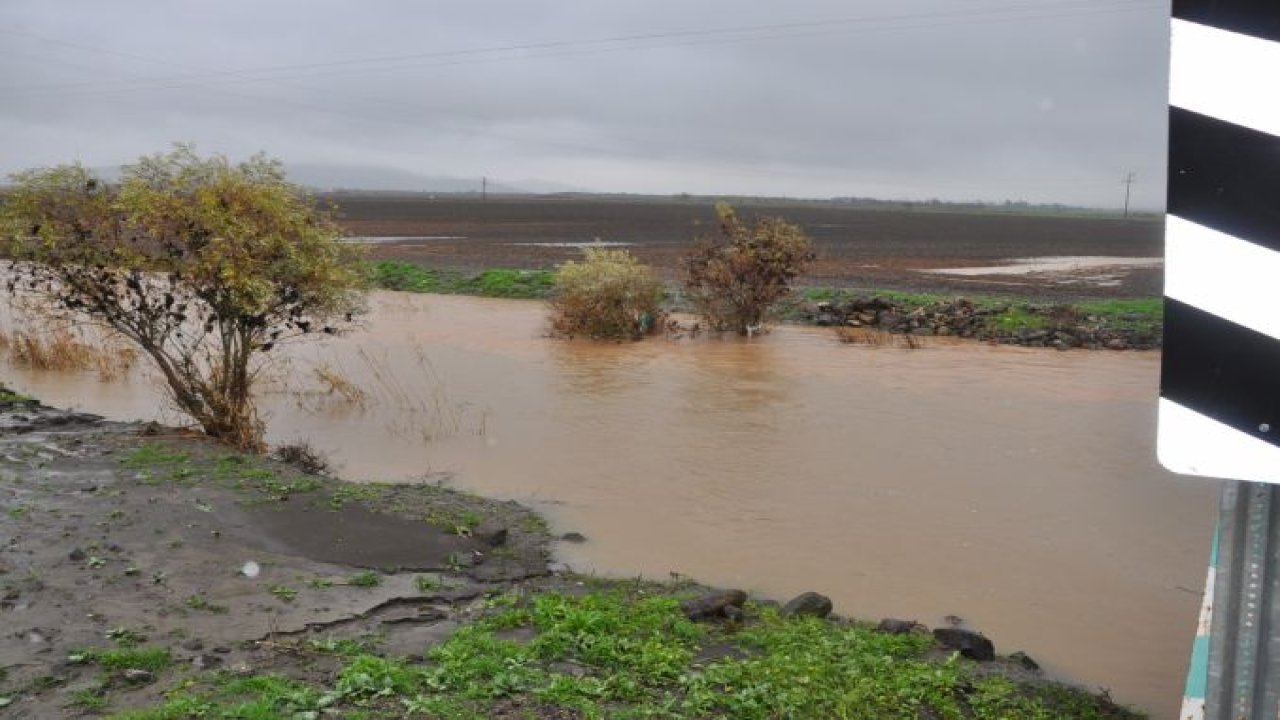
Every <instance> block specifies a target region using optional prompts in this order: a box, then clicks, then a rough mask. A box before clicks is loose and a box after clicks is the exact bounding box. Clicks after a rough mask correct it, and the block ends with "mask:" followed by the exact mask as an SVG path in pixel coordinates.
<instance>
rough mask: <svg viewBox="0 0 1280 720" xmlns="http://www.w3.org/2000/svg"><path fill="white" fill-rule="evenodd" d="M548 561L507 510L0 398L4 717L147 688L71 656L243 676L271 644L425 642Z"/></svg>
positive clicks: (133, 677) (76, 710) (0, 690)
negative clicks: (132, 659) (362, 637)
mask: <svg viewBox="0 0 1280 720" xmlns="http://www.w3.org/2000/svg"><path fill="white" fill-rule="evenodd" d="M158 433H167V434H158ZM546 567H547V553H546V536H545V529H544V525H543V524H542V522H541V520H540V518H538V517H537V516H535V515H533V514H532V513H530V512H529V511H527V510H525V509H523V508H522V507H520V506H518V505H516V504H514V503H503V502H498V501H489V500H483V499H479V498H474V497H470V496H465V495H462V494H459V493H454V492H452V491H450V490H448V489H445V488H442V487H439V486H437V485H431V484H424V485H421V486H399V487H391V486H379V485H373V486H368V485H352V484H348V483H343V482H340V481H337V480H332V479H329V478H324V477H320V476H315V475H308V474H305V473H303V472H300V471H298V470H296V469H294V468H293V467H290V466H288V465H285V464H284V463H280V462H276V461H272V460H268V459H266V458H258V457H249V456H243V455H239V454H236V453H233V452H230V451H229V450H227V449H226V448H225V447H222V446H220V445H218V444H216V443H212V442H209V441H207V440H204V439H201V438H197V437H191V436H185V435H181V434H177V433H175V432H174V431H170V430H164V429H158V428H147V427H144V426H140V425H136V424H120V423H109V422H103V421H101V420H100V419H98V418H96V417H93V416H87V415H80V414H74V413H67V412H63V411H59V410H53V409H50V408H45V407H41V406H39V405H38V404H36V403H34V402H27V401H21V400H19V401H16V402H15V401H12V400H10V401H4V402H0V627H2V628H3V629H4V632H3V633H2V634H0V698H3V700H4V706H2V707H0V716H4V717H16V718H54V717H74V716H78V715H80V714H81V711H82V710H84V709H89V708H90V707H91V706H92V705H93V698H94V697H95V696H97V695H101V694H102V689H103V687H104V686H105V687H106V688H108V689H110V690H111V694H112V700H113V702H112V706H113V707H115V708H119V707H128V706H133V705H138V704H143V703H146V702H148V701H149V700H152V699H154V698H155V697H156V696H157V693H158V691H159V690H160V689H161V687H160V685H161V683H154V684H153V683H152V679H153V678H150V677H148V676H147V675H145V674H142V673H138V672H133V673H131V674H130V676H128V677H126V676H125V674H124V673H123V672H121V673H116V676H112V677H107V678H105V679H104V678H103V676H102V674H101V672H100V669H99V668H95V667H90V666H89V664H88V663H83V664H77V663H76V662H75V659H76V658H77V657H82V656H83V652H82V651H83V650H84V649H95V648H96V649H103V650H114V649H128V648H129V647H130V646H146V647H149V648H166V649H168V651H169V653H170V655H171V658H172V663H173V665H174V666H176V667H189V668H193V669H204V668H212V667H227V668H237V667H242V668H248V667H253V666H256V665H258V664H259V660H258V659H257V657H258V656H259V655H260V654H261V653H262V648H263V641H264V639H269V638H275V637H288V636H298V635H304V636H307V637H311V636H316V637H321V636H327V635H329V634H332V633H339V634H340V633H342V632H344V631H345V632H350V633H352V634H367V633H369V632H377V631H378V630H379V628H380V627H382V626H384V625H387V626H391V625H394V626H395V627H396V628H398V630H399V632H398V633H397V634H396V635H397V637H396V639H395V643H396V644H398V645H403V646H404V648H405V649H406V650H407V649H408V648H409V647H414V646H416V647H423V645H422V642H423V641H424V640H425V638H423V637H419V634H420V631H421V630H422V628H426V627H428V626H427V625H426V624H424V623H426V622H427V621H428V620H431V621H438V620H440V619H441V618H442V617H444V616H445V615H448V614H450V613H453V612H456V606H457V605H458V603H460V602H463V603H465V601H466V600H467V599H468V598H475V597H479V596H481V595H482V594H484V593H485V592H486V591H487V589H488V587H490V586H491V585H492V584H493V583H495V582H501V581H511V580H518V579H522V578H528V577H531V576H537V575H544V574H545V573H546ZM390 571H412V572H398V573H394V574H388V572H390ZM431 627H432V628H434V629H432V630H430V631H429V632H435V633H437V634H438V633H440V632H443V631H445V630H448V629H450V627H449V626H447V625H446V626H444V628H441V627H437V626H436V625H432V626H431ZM69 658H70V660H69Z"/></svg>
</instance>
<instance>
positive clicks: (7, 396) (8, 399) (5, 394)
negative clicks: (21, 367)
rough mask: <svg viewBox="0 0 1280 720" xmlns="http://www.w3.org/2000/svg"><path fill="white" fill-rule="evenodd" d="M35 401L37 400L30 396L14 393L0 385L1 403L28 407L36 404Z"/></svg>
mask: <svg viewBox="0 0 1280 720" xmlns="http://www.w3.org/2000/svg"><path fill="white" fill-rule="evenodd" d="M35 401H36V399H35V398H33V397H31V396H30V395H23V394H22V393H18V392H14V391H12V390H10V389H9V388H7V387H5V386H3V385H0V403H11V404H15V405H27V404H30V403H34V402H35Z"/></svg>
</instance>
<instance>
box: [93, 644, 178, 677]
mask: <svg viewBox="0 0 1280 720" xmlns="http://www.w3.org/2000/svg"><path fill="white" fill-rule="evenodd" d="M68 660H70V661H71V662H73V663H77V662H78V663H86V664H90V665H97V666H98V667H100V668H102V669H103V670H105V671H107V672H123V671H125V670H146V671H148V672H152V673H158V672H160V671H162V670H164V669H166V668H168V667H169V665H170V664H172V663H173V658H172V656H170V655H169V651H168V650H167V649H166V648H118V649H113V650H103V649H100V648H88V649H85V650H78V651H75V652H72V653H71V655H70V656H69V657H68Z"/></svg>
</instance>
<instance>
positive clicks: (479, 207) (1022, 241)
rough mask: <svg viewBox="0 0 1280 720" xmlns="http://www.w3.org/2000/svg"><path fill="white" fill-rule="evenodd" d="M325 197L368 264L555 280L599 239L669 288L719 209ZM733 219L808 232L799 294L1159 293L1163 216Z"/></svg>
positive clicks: (611, 202) (800, 207)
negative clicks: (813, 248)
mask: <svg viewBox="0 0 1280 720" xmlns="http://www.w3.org/2000/svg"><path fill="white" fill-rule="evenodd" d="M323 199H324V200H325V201H328V202H332V203H334V204H335V205H336V206H337V208H338V211H339V218H340V221H341V223H342V224H343V226H344V227H346V229H347V230H348V231H349V232H350V233H351V234H352V235H354V236H359V237H370V238H380V240H379V241H378V242H376V243H375V246H374V249H373V259H375V260H405V261H410V262H414V263H418V264H421V265H424V266H429V267H435V268H446V269H458V270H471V271H476V270H482V269H485V268H493V267H509V268H523V269H549V268H552V267H554V266H555V265H556V264H558V263H561V262H564V261H565V260H570V259H575V258H577V257H579V256H580V250H579V247H580V246H581V244H583V243H590V242H593V241H595V240H597V239H598V240H601V241H604V242H607V243H620V244H622V245H623V246H624V247H627V248H628V249H629V250H631V251H632V252H633V253H634V254H635V255H637V256H638V257H640V258H641V259H642V260H644V261H645V262H648V263H651V264H653V265H655V266H656V267H657V268H658V269H659V271H660V272H661V273H662V274H663V275H664V276H666V277H667V278H668V279H673V278H674V277H675V275H676V271H677V269H678V265H679V258H680V256H681V254H682V253H683V252H684V251H685V250H686V249H687V247H688V245H689V243H690V242H691V241H692V240H693V238H695V237H696V236H697V235H698V233H699V232H700V231H701V229H702V228H706V227H707V226H708V225H709V224H710V223H712V222H714V217H715V216H714V201H713V200H712V199H708V198H688V199H685V198H671V199H654V198H635V199H631V198H626V199H623V198H614V197H593V196H572V197H570V196H526V197H490V198H488V199H487V200H482V199H481V198H479V197H475V196H466V195H462V196H444V195H440V196H430V195H408V194H406V195H393V194H354V193H335V194H330V195H326V196H323ZM738 207H739V210H740V212H741V213H742V214H744V215H746V216H751V215H757V214H758V215H780V216H783V217H785V218H786V219H788V220H789V221H791V222H795V223H798V224H800V225H801V226H803V227H804V228H805V230H806V231H807V232H808V233H809V235H810V236H811V237H812V238H813V239H814V241H815V243H816V245H817V248H818V252H819V259H818V261H817V262H816V263H815V264H814V265H813V267H812V268H810V271H809V272H808V274H807V275H806V276H805V277H804V278H803V279H802V284H804V285H810V286H836V287H854V288H886V289H895V290H908V291H915V292H939V293H955V294H966V293H974V294H1006V295H1013V296H1019V297H1043V298H1044V299H1046V300H1074V299H1085V298H1116V297H1121V298H1123V297H1150V296H1154V295H1159V294H1160V290H1161V272H1162V270H1161V267H1160V264H1159V258H1160V256H1161V253H1162V242H1163V230H1164V227H1163V219H1162V218H1160V217H1150V216H1141V217H1135V218H1131V219H1128V220H1126V219H1123V218H1119V217H1109V216H1103V215H1083V214H1075V215H1072V214H1065V213H1064V214H1059V215H1050V214H1035V213H1031V212H1025V213H1014V212H1008V213H1005V212H995V211H991V212H976V211H973V212H955V211H950V210H935V209H929V208H927V206H926V207H925V208H921V207H919V206H917V207H916V208H914V209H880V208H867V207H859V206H854V205H848V204H840V203H835V202H828V203H813V202H798V201H797V202H788V201H783V200H769V201H763V200H760V201H751V202H743V203H740V204H739V206H738ZM1029 258H1062V259H1063V260H1062V261H1061V262H1060V263H1059V264H1058V266H1054V267H1048V268H1043V269H1039V268H1029V269H1028V270H1027V271H1024V272H1016V271H1012V270H1010V269H1008V268H1001V267H1000V266H1002V265H1007V264H1011V263H1012V261H1014V260H1022V259H1029ZM1100 258H1111V259H1113V260H1101V259H1100ZM1112 262H1114V263H1115V264H1114V265H1112V264H1110V263H1112ZM939 270H956V271H958V272H955V273H941V272H938V271H939Z"/></svg>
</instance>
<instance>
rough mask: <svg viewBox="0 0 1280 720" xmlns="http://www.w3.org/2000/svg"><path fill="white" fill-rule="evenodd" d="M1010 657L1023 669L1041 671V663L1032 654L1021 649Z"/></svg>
mask: <svg viewBox="0 0 1280 720" xmlns="http://www.w3.org/2000/svg"><path fill="white" fill-rule="evenodd" d="M1009 659H1010V660H1012V661H1013V662H1015V663H1017V664H1018V666H1019V667H1021V668H1022V669H1023V670H1030V671H1031V672H1034V673H1038V672H1040V663H1038V662H1036V661H1035V660H1032V659H1031V656H1030V655H1028V654H1026V653H1024V652H1022V651H1021V650H1019V651H1018V652H1015V653H1012V654H1011V655H1009Z"/></svg>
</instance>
